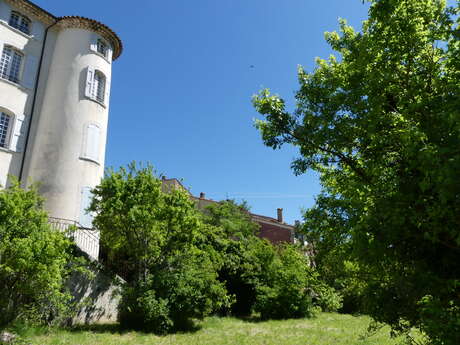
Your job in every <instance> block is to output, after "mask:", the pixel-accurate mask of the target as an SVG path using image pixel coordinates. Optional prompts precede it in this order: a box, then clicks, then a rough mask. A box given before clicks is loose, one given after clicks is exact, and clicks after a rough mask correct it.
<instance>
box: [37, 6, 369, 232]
mask: <svg viewBox="0 0 460 345" xmlns="http://www.w3.org/2000/svg"><path fill="white" fill-rule="evenodd" d="M33 1H35V3H37V4H38V5H39V6H41V7H43V8H44V9H46V10H48V11H49V12H51V13H53V14H54V15H56V16H64V15H81V16H85V17H89V18H93V19H97V20H99V21H101V22H103V23H104V24H106V25H108V26H109V27H110V28H112V29H113V30H114V31H115V32H116V33H117V34H118V35H119V36H120V37H121V39H122V41H123V44H124V52H123V54H122V56H121V57H120V58H119V59H118V60H117V61H115V63H114V65H113V75H112V94H111V100H110V118H109V132H108V143H107V154H106V166H112V167H115V168H117V167H119V166H121V165H126V164H127V163H129V162H130V161H133V160H136V161H143V162H147V161H148V162H151V163H152V164H153V165H154V166H155V168H156V170H157V172H158V173H162V174H164V175H166V176H167V177H176V178H179V179H183V183H184V185H185V186H187V187H189V188H190V190H191V192H192V193H193V194H195V195H198V194H199V193H200V192H205V193H206V196H207V197H208V198H212V199H214V200H221V199H225V198H227V197H229V198H236V199H237V200H238V199H245V200H247V201H248V202H249V204H250V205H251V206H252V211H253V212H255V213H259V214H263V215H266V216H272V217H276V208H278V207H282V208H283V209H284V215H285V220H286V221H287V222H290V223H293V222H294V220H295V219H301V211H300V210H301V208H307V207H310V206H312V204H313V202H314V196H315V195H316V194H317V193H318V192H319V190H320V186H319V183H318V179H317V177H316V175H315V174H313V173H308V174H305V175H302V176H297V177H296V176H294V174H293V173H292V171H291V169H290V163H291V161H292V159H293V158H294V157H295V156H296V151H295V150H294V149H293V148H285V149H282V150H280V151H273V150H272V149H269V148H267V147H265V146H264V145H263V143H262V141H261V139H260V136H259V133H258V132H257V131H256V129H255V128H254V126H253V119H254V118H256V117H258V114H257V113H256V112H255V111H254V109H253V107H252V105H251V96H252V95H253V94H254V93H256V92H257V91H258V90H260V89H261V88H262V87H269V88H270V89H271V90H272V91H273V92H276V93H278V94H280V95H282V96H283V97H284V98H285V99H286V101H287V102H288V103H289V104H293V100H294V98H293V95H294V91H295V90H296V89H297V77H296V69H297V65H299V64H300V65H303V66H304V67H305V68H306V69H307V70H310V71H311V70H312V69H313V68H314V59H315V57H317V56H319V57H328V56H329V54H330V53H331V51H330V49H329V47H328V46H327V44H326V42H325V41H324V36H323V33H324V32H325V31H333V30H336V29H337V27H338V24H337V20H338V18H339V17H342V18H345V19H347V20H348V21H349V23H350V24H351V25H352V26H354V27H355V28H356V29H360V27H361V22H362V20H364V19H365V18H366V16H367V8H368V5H366V4H363V3H362V1H361V0H323V1H312V0H193V1H192V0H163V1H160V0H138V1H126V0H123V1H122V0H97V1H95V0H78V1H62V0H33ZM251 65H253V66H254V68H251V67H250V66H251Z"/></svg>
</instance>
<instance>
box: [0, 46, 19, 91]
mask: <svg viewBox="0 0 460 345" xmlns="http://www.w3.org/2000/svg"><path fill="white" fill-rule="evenodd" d="M23 57H24V56H23V55H22V53H20V52H19V51H17V50H16V49H14V48H12V47H10V46H4V47H3V52H2V56H1V58H0V78H3V79H8V80H9V81H12V82H13V83H19V75H20V73H21V64H22V60H23Z"/></svg>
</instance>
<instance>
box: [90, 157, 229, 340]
mask: <svg viewBox="0 0 460 345" xmlns="http://www.w3.org/2000/svg"><path fill="white" fill-rule="evenodd" d="M90 209H91V210H92V211H94V212H95V213H96V217H95V219H94V224H95V225H96V227H97V228H98V229H100V230H101V234H102V235H101V240H102V242H103V244H104V246H105V247H106V248H109V253H108V255H109V260H113V261H114V262H118V263H120V261H121V262H123V263H124V264H125V265H126V266H125V268H126V271H127V278H128V284H127V286H126V287H125V289H124V292H123V299H122V302H121V305H120V313H119V318H120V322H121V324H122V326H127V327H132V328H137V329H143V330H147V331H154V332H157V333H164V332H169V331H171V330H173V329H182V328H185V327H187V326H188V325H189V324H190V321H191V320H192V319H193V318H202V317H204V316H206V315H208V314H209V313H210V312H212V311H214V310H216V309H219V308H221V307H222V306H224V305H226V304H227V303H228V298H227V296H226V291H225V288H224V286H223V284H222V283H220V282H219V281H218V280H217V270H218V269H219V267H220V265H221V258H220V255H219V254H218V253H217V252H216V251H215V250H214V249H213V247H212V246H209V245H207V244H206V241H205V238H206V237H207V236H206V234H208V233H209V232H210V231H212V229H210V227H209V226H207V225H205V224H203V223H202V221H201V220H200V215H199V214H198V211H197V210H196V209H195V206H194V204H193V202H192V201H191V200H190V198H189V195H188V194H187V193H186V192H185V191H183V190H180V189H173V190H171V191H169V192H168V193H165V192H163V191H162V188H161V181H160V180H159V179H157V178H156V177H155V176H154V174H153V170H152V168H151V167H150V166H147V167H145V168H139V169H138V168H136V166H135V164H134V163H132V164H131V165H130V166H129V167H128V169H124V168H121V169H120V170H119V171H117V172H115V171H109V172H108V173H107V175H106V177H105V178H104V179H103V180H102V182H101V184H100V185H99V186H98V187H96V189H95V190H94V199H93V202H92V204H91V207H90Z"/></svg>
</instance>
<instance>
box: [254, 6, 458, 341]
mask: <svg viewBox="0 0 460 345" xmlns="http://www.w3.org/2000/svg"><path fill="white" fill-rule="evenodd" d="M370 3H371V4H370V9H369V18H368V20H367V21H365V22H364V24H363V28H362V31H361V32H356V31H354V30H353V29H352V28H351V27H350V26H348V25H347V24H346V22H345V21H344V20H341V21H340V33H337V32H332V33H326V40H327V41H328V43H329V44H330V46H331V47H332V49H334V50H335V51H336V52H337V54H338V55H339V58H337V57H335V56H331V57H330V58H329V59H328V60H321V59H318V60H317V67H316V69H315V71H314V72H312V73H307V72H306V71H305V70H304V69H303V68H299V72H298V79H299V83H300V89H299V91H298V92H297V93H296V100H297V103H296V104H297V106H296V109H295V111H294V112H292V113H290V112H288V111H287V110H286V108H285V102H284V100H283V99H281V98H280V97H279V96H276V95H271V94H270V93H269V91H268V90H263V91H261V93H260V94H259V95H257V96H255V97H254V105H255V107H256V109H257V110H258V111H259V112H260V113H261V114H263V115H264V116H265V120H263V121H257V122H256V126H257V127H258V128H259V130H260V132H261V134H262V138H263V141H264V143H265V144H266V145H267V146H269V147H272V148H275V149H276V148H279V147H280V146H281V145H283V144H292V145H295V146H297V147H298V148H299V151H300V157H299V158H298V159H296V160H295V161H294V162H293V164H292V167H293V169H294V171H295V173H296V174H301V173H303V172H305V171H306V170H308V169H313V170H316V171H318V172H319V173H320V177H321V183H322V186H323V194H322V198H328V199H329V201H328V202H321V203H318V204H317V206H316V208H318V209H319V210H320V211H321V212H320V214H321V215H322V218H323V220H324V221H325V222H330V221H331V218H333V217H338V219H340V221H341V222H343V224H345V225H344V227H341V226H338V227H335V226H334V227H328V226H323V225H324V224H320V223H318V222H317V225H318V224H319V227H318V228H317V229H320V230H321V231H324V236H331V237H334V236H336V237H337V241H338V242H340V241H341V238H343V237H345V239H346V240H347V241H349V242H350V248H351V255H352V258H353V260H356V262H357V263H358V264H359V269H360V271H361V272H362V273H363V274H365V276H366V287H365V290H366V291H364V294H365V295H366V296H368V297H367V298H366V305H367V311H368V312H369V313H370V314H371V315H372V316H373V317H374V318H375V319H376V320H377V321H382V322H386V323H388V324H390V325H391V326H392V327H393V329H394V330H395V331H404V330H407V329H408V328H410V327H413V326H415V327H419V328H420V329H422V330H423V331H425V332H426V333H427V334H428V335H429V336H430V337H431V341H432V343H434V344H458V343H459V342H460V338H459V337H460V321H459V320H460V280H459V277H460V265H459V258H460V231H459V229H460V217H458V215H459V214H460V197H459V195H460V183H459V179H458V171H460V150H459V147H460V116H459V109H460V97H459V96H460V92H459V91H460V68H459V67H460V59H459V56H460V41H459V31H458V30H459V26H458V24H459V16H458V14H459V7H460V6H459V2H458V1H457V5H456V6H454V7H452V8H448V7H446V3H445V1H443V0H426V1H419V0H371V1H370ZM336 202H341V203H342V204H343V205H342V207H341V208H340V212H338V213H337V212H336V211H337V209H335V210H334V209H333V208H331V207H330V204H331V203H332V204H333V203H336ZM331 233H332V234H331Z"/></svg>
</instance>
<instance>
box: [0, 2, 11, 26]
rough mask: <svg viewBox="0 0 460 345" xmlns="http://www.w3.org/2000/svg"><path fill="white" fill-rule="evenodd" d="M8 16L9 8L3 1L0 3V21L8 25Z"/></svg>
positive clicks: (9, 13)
mask: <svg viewBox="0 0 460 345" xmlns="http://www.w3.org/2000/svg"><path fill="white" fill-rule="evenodd" d="M10 16H11V7H10V6H9V5H8V4H7V3H6V2H5V1H0V20H3V21H5V22H7V23H8V22H9V21H10Z"/></svg>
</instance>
